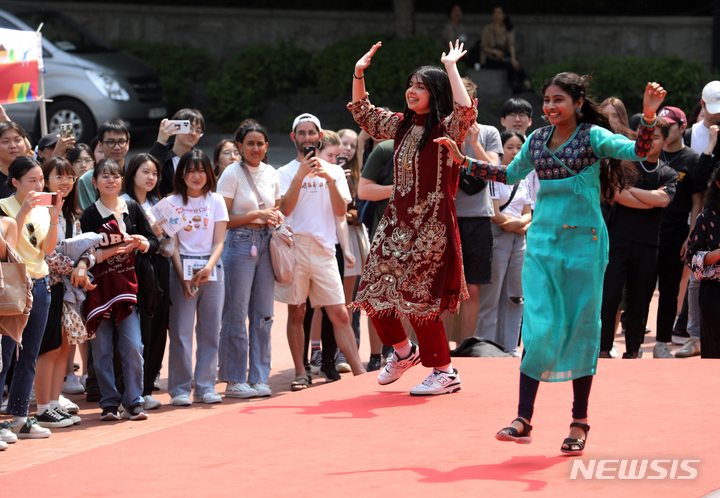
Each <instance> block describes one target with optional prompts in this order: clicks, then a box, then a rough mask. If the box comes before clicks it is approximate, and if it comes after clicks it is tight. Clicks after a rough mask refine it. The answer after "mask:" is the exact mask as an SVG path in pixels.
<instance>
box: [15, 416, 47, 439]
mask: <svg viewBox="0 0 720 498" xmlns="http://www.w3.org/2000/svg"><path fill="white" fill-rule="evenodd" d="M12 431H13V432H14V433H15V435H16V436H17V437H18V439H43V438H46V437H50V434H52V432H50V429H44V428H42V427H40V426H39V425H38V423H37V420H35V419H34V418H31V417H25V419H24V420H23V421H22V422H20V423H19V424H15V425H13V426H12Z"/></svg>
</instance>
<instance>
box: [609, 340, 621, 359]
mask: <svg viewBox="0 0 720 498" xmlns="http://www.w3.org/2000/svg"><path fill="white" fill-rule="evenodd" d="M619 356H620V351H618V348H617V344H615V343H614V342H613V347H612V349H611V350H610V358H618V357H619Z"/></svg>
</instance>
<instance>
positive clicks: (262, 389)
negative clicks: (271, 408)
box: [250, 382, 272, 398]
mask: <svg viewBox="0 0 720 498" xmlns="http://www.w3.org/2000/svg"><path fill="white" fill-rule="evenodd" d="M250 387H251V388H252V389H255V391H256V392H257V395H258V397H260V398H264V397H267V396H271V395H272V391H271V390H270V387H269V386H268V385H267V384H263V383H261V382H258V383H257V384H250Z"/></svg>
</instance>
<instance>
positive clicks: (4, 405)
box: [0, 398, 9, 415]
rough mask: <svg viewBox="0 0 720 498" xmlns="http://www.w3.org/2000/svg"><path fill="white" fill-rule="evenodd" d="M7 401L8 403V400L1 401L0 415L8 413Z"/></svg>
mask: <svg viewBox="0 0 720 498" xmlns="http://www.w3.org/2000/svg"><path fill="white" fill-rule="evenodd" d="M8 401H9V399H8V398H5V401H3V402H2V404H1V405H0V413H2V414H3V415H7V414H8V412H7V405H8Z"/></svg>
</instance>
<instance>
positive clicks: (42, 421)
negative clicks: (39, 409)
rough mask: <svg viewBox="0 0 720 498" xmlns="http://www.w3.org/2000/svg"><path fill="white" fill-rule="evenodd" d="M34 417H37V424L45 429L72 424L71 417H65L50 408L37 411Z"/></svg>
mask: <svg viewBox="0 0 720 498" xmlns="http://www.w3.org/2000/svg"><path fill="white" fill-rule="evenodd" d="M35 418H36V419H37V424H38V425H39V426H40V427H44V428H45V429H60V428H63V427H70V426H71V425H73V421H72V420H71V419H67V418H65V417H63V416H62V415H60V414H59V413H56V412H55V410H53V409H52V408H48V409H47V410H45V411H44V412H43V413H38V414H37V415H36V416H35Z"/></svg>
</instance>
